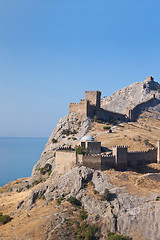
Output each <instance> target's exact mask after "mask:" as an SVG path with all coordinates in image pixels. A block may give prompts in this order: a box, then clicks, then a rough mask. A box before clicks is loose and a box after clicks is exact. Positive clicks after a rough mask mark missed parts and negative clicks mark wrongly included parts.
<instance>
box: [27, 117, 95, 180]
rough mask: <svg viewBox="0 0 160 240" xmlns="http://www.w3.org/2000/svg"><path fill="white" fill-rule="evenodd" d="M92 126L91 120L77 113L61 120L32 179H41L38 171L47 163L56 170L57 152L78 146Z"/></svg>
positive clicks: (35, 168)
mask: <svg viewBox="0 0 160 240" xmlns="http://www.w3.org/2000/svg"><path fill="white" fill-rule="evenodd" d="M90 126H91V120H90V119H89V118H88V117H85V116H84V117H80V116H79V115H77V114H76V113H71V114H68V115H67V116H66V117H63V118H61V119H60V120H59V122H58V124H57V126H56V128H55V129H54V130H53V132H52V134H51V136H50V137H49V139H48V142H47V144H46V146H45V149H44V151H43V152H42V155H41V158H40V160H39V161H38V162H37V164H36V165H35V166H34V168H33V170H32V178H34V179H35V178H36V179H38V177H40V176H39V172H38V171H37V170H38V169H40V168H42V167H44V166H45V164H46V163H49V164H51V165H52V169H54V167H55V150H56V149H58V148H59V147H63V146H75V145H78V144H79V140H80V139H81V138H82V137H83V136H84V135H86V134H87V132H88V131H89V127H90ZM54 142H55V143H54Z"/></svg>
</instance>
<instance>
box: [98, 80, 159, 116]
mask: <svg viewBox="0 0 160 240" xmlns="http://www.w3.org/2000/svg"><path fill="white" fill-rule="evenodd" d="M159 90H160V85H159V83H157V82H155V81H154V80H152V78H147V79H146V80H145V81H143V82H135V83H133V84H131V85H130V86H128V87H125V88H123V89H121V90H118V91H116V92H115V93H114V94H113V95H112V96H110V97H104V98H103V99H102V101H101V107H102V108H104V109H106V110H110V111H115V112H119V113H122V114H125V113H126V110H127V108H130V107H131V108H133V107H135V106H136V105H137V104H139V103H141V102H144V101H147V100H149V99H151V98H152V96H153V94H155V96H156V98H157V99H160V93H159V92H160V91H159Z"/></svg>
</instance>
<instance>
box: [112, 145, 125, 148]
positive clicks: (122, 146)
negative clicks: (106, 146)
mask: <svg viewBox="0 0 160 240" xmlns="http://www.w3.org/2000/svg"><path fill="white" fill-rule="evenodd" d="M112 148H128V146H125V145H118V146H113V147H112Z"/></svg>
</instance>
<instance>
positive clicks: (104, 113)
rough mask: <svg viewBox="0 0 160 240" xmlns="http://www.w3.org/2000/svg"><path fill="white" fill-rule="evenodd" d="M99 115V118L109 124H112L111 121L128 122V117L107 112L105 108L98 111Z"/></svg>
mask: <svg viewBox="0 0 160 240" xmlns="http://www.w3.org/2000/svg"><path fill="white" fill-rule="evenodd" d="M97 115H98V116H99V118H101V119H103V120H104V121H108V122H110V121H111V120H119V121H126V120H127V118H126V115H124V114H120V113H115V112H111V111H107V110H104V109H103V108H100V109H97Z"/></svg>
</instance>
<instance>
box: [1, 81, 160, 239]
mask: <svg viewBox="0 0 160 240" xmlns="http://www.w3.org/2000/svg"><path fill="white" fill-rule="evenodd" d="M159 89H160V86H159V84H158V83H156V82H155V81H153V79H152V78H149V79H147V80H145V81H144V82H141V83H134V84H132V85H130V86H129V87H126V88H124V89H122V90H119V91H117V92H116V93H115V94H113V95H112V97H108V98H104V99H102V101H101V107H103V108H106V109H108V110H109V111H115V112H119V113H122V114H125V111H126V109H127V108H128V107H130V106H131V103H132V104H133V108H134V107H135V106H136V105H137V104H139V103H141V102H146V101H147V100H148V99H151V97H152V96H153V94H155V99H156V101H154V105H153V104H152V103H153V102H147V105H146V106H147V107H144V106H143V107H142V108H141V110H142V111H141V112H140V114H139V116H138V119H137V121H134V122H132V121H131V122H127V121H125V122H121V121H119V120H117V121H110V122H106V121H104V120H101V119H92V118H90V117H87V116H84V115H82V114H80V113H75V112H71V113H69V114H68V115H67V116H66V117H63V118H61V119H60V120H59V122H58V124H57V126H56V128H55V129H54V130H53V132H52V134H51V136H50V138H49V139H48V142H47V144H46V146H45V149H44V151H43V152H42V155H41V159H40V160H39V161H38V162H37V164H36V165H35V166H34V168H33V171H32V176H31V177H30V178H25V179H19V180H16V181H14V182H11V183H9V184H7V185H5V186H4V187H2V188H0V211H1V212H3V214H7V215H10V217H11V218H12V219H11V221H10V222H9V223H7V224H5V225H2V226H0V234H1V239H5V240H6V239H7V240H11V239H12V240H13V239H18V238H19V239H22V240H23V239H25V240H26V239H35V240H39V239H41V240H52V239H53V240H54V239H56V240H58V239H59V240H64V239H66V240H67V239H68V240H71V239H73V240H74V239H77V238H78V237H79V238H80V239H84V238H85V236H87V235H85V234H89V233H88V232H87V231H90V230H89V229H92V231H93V232H94V231H95V235H96V236H97V239H101V240H102V239H103V240H104V239H107V235H108V233H109V232H110V231H112V232H116V233H121V234H124V235H129V236H130V237H132V238H133V240H147V239H150V240H156V239H157V240H158V239H160V235H159V234H160V231H159V229H160V224H159V222H160V219H159V211H160V202H159V199H160V196H159V190H160V165H159V164H157V163H153V164H147V165H145V166H141V168H129V169H127V170H126V171H116V170H114V169H109V170H106V171H103V172H102V171H99V170H93V169H90V168H87V167H85V166H76V167H75V168H73V169H71V170H70V171H68V172H66V173H63V174H59V173H57V172H56V171H55V153H56V150H57V149H59V148H60V147H66V146H71V147H72V148H75V146H76V145H78V144H79V141H80V139H81V138H82V137H83V136H85V135H86V134H87V135H90V136H92V137H94V139H95V140H96V141H100V142H101V145H102V148H104V149H107V151H108V152H110V150H111V148H112V146H113V145H127V146H128V147H129V151H142V150H147V149H150V148H153V147H156V142H157V140H158V139H159V136H160V119H159V117H160V115H159V108H160V106H159V99H160V98H159ZM87 94H88V92H87ZM124 97H125V98H124ZM126 99H127V101H126ZM126 102H127V104H126ZM106 127H107V129H106ZM108 129H110V130H111V131H110V132H109V130H108ZM64 161H66V159H65V158H64ZM106 189H107V191H109V196H110V197H109V198H108V197H106V195H105V193H106ZM104 196H105V197H104ZM70 197H71V199H70ZM75 198H76V199H77V200H75ZM69 199H70V200H69ZM71 200H72V201H71ZM75 202H76V204H75ZM94 224H95V225H96V230H95V228H94ZM84 229H85V230H84ZM86 239H89V238H86Z"/></svg>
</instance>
